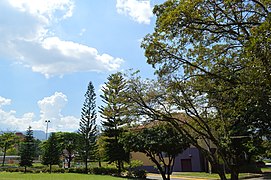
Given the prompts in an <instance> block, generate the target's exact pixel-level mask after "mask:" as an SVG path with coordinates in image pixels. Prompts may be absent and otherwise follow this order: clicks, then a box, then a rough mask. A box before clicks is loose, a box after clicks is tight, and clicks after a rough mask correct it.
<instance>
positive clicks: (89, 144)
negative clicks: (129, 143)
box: [78, 82, 97, 173]
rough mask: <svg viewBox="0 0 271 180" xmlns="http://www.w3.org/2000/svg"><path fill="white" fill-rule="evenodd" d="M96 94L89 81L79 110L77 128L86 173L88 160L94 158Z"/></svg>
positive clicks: (95, 146) (95, 147)
mask: <svg viewBox="0 0 271 180" xmlns="http://www.w3.org/2000/svg"><path fill="white" fill-rule="evenodd" d="M96 118H97V115H96V94H95V90H94V86H93V84H92V82H89V84H88V88H87V92H86V94H85V102H84V104H83V108H82V112H81V121H80V128H79V130H78V133H79V135H80V136H81V139H82V144H81V146H80V152H81V154H82V158H83V160H84V162H85V172H86V173H88V160H89V159H92V160H93V159H94V158H95V153H96V149H97V145H96V139H97V126H96Z"/></svg>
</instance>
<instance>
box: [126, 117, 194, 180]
mask: <svg viewBox="0 0 271 180" xmlns="http://www.w3.org/2000/svg"><path fill="white" fill-rule="evenodd" d="M123 142H124V145H125V147H126V148H127V149H129V150H131V151H134V152H142V153H144V154H146V156H147V157H149V158H150V160H151V161H152V162H154V163H155V165H156V166H157V168H158V170H159V172H160V174H161V176H162V178H163V180H170V174H171V173H172V170H173V166H174V162H175V157H176V156H177V155H178V154H179V153H182V152H183V151H184V150H185V149H187V148H188V147H189V142H188V139H187V138H186V137H185V136H184V135H182V134H180V133H179V132H178V131H177V130H176V129H175V128H174V127H172V126H171V125H170V124H168V123H165V122H157V121H153V122H151V123H149V124H147V125H142V126H139V127H137V128H133V129H131V130H130V132H128V133H126V134H125V135H124V137H123Z"/></svg>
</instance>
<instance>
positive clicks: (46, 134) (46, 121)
mask: <svg viewBox="0 0 271 180" xmlns="http://www.w3.org/2000/svg"><path fill="white" fill-rule="evenodd" d="M49 122H51V121H50V120H45V123H46V133H45V140H47V136H48V123H49Z"/></svg>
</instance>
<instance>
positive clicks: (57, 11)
mask: <svg viewBox="0 0 271 180" xmlns="http://www.w3.org/2000/svg"><path fill="white" fill-rule="evenodd" d="M74 7H75V5H74V2H73V1H72V0H20V1H18V0H5V1H0V11H1V12H2V13H1V14H2V15H1V17H0V27H1V28H0V33H1V37H0V53H1V54H2V55H5V56H7V57H9V58H10V59H13V60H15V61H17V62H19V63H20V64H22V65H24V66H25V67H28V68H31V69H32V71H34V72H38V73H42V74H43V75H45V76H46V77H47V78H48V77H51V76H55V75H57V76H62V75H65V74H67V73H74V72H82V71H83V72H87V71H112V70H117V69H118V68H119V67H120V66H121V64H122V63H123V60H122V59H120V58H117V57H112V56H111V55H109V54H101V53H99V52H98V50H97V49H95V48H93V47H89V46H87V45H83V44H80V43H77V42H73V41H67V40H63V39H60V38H59V37H58V35H57V34H55V31H54V26H55V25H60V22H61V21H62V20H63V19H67V20H68V18H69V17H71V16H72V15H73V9H74ZM83 32H85V30H84V31H82V33H83Z"/></svg>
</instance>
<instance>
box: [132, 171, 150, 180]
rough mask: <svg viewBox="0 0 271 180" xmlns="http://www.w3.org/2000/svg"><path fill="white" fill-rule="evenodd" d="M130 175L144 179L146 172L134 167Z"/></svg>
mask: <svg viewBox="0 0 271 180" xmlns="http://www.w3.org/2000/svg"><path fill="white" fill-rule="evenodd" d="M132 175H133V177H134V178H139V179H146V178H147V172H146V171H145V170H144V169H136V170H133V171H132Z"/></svg>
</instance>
